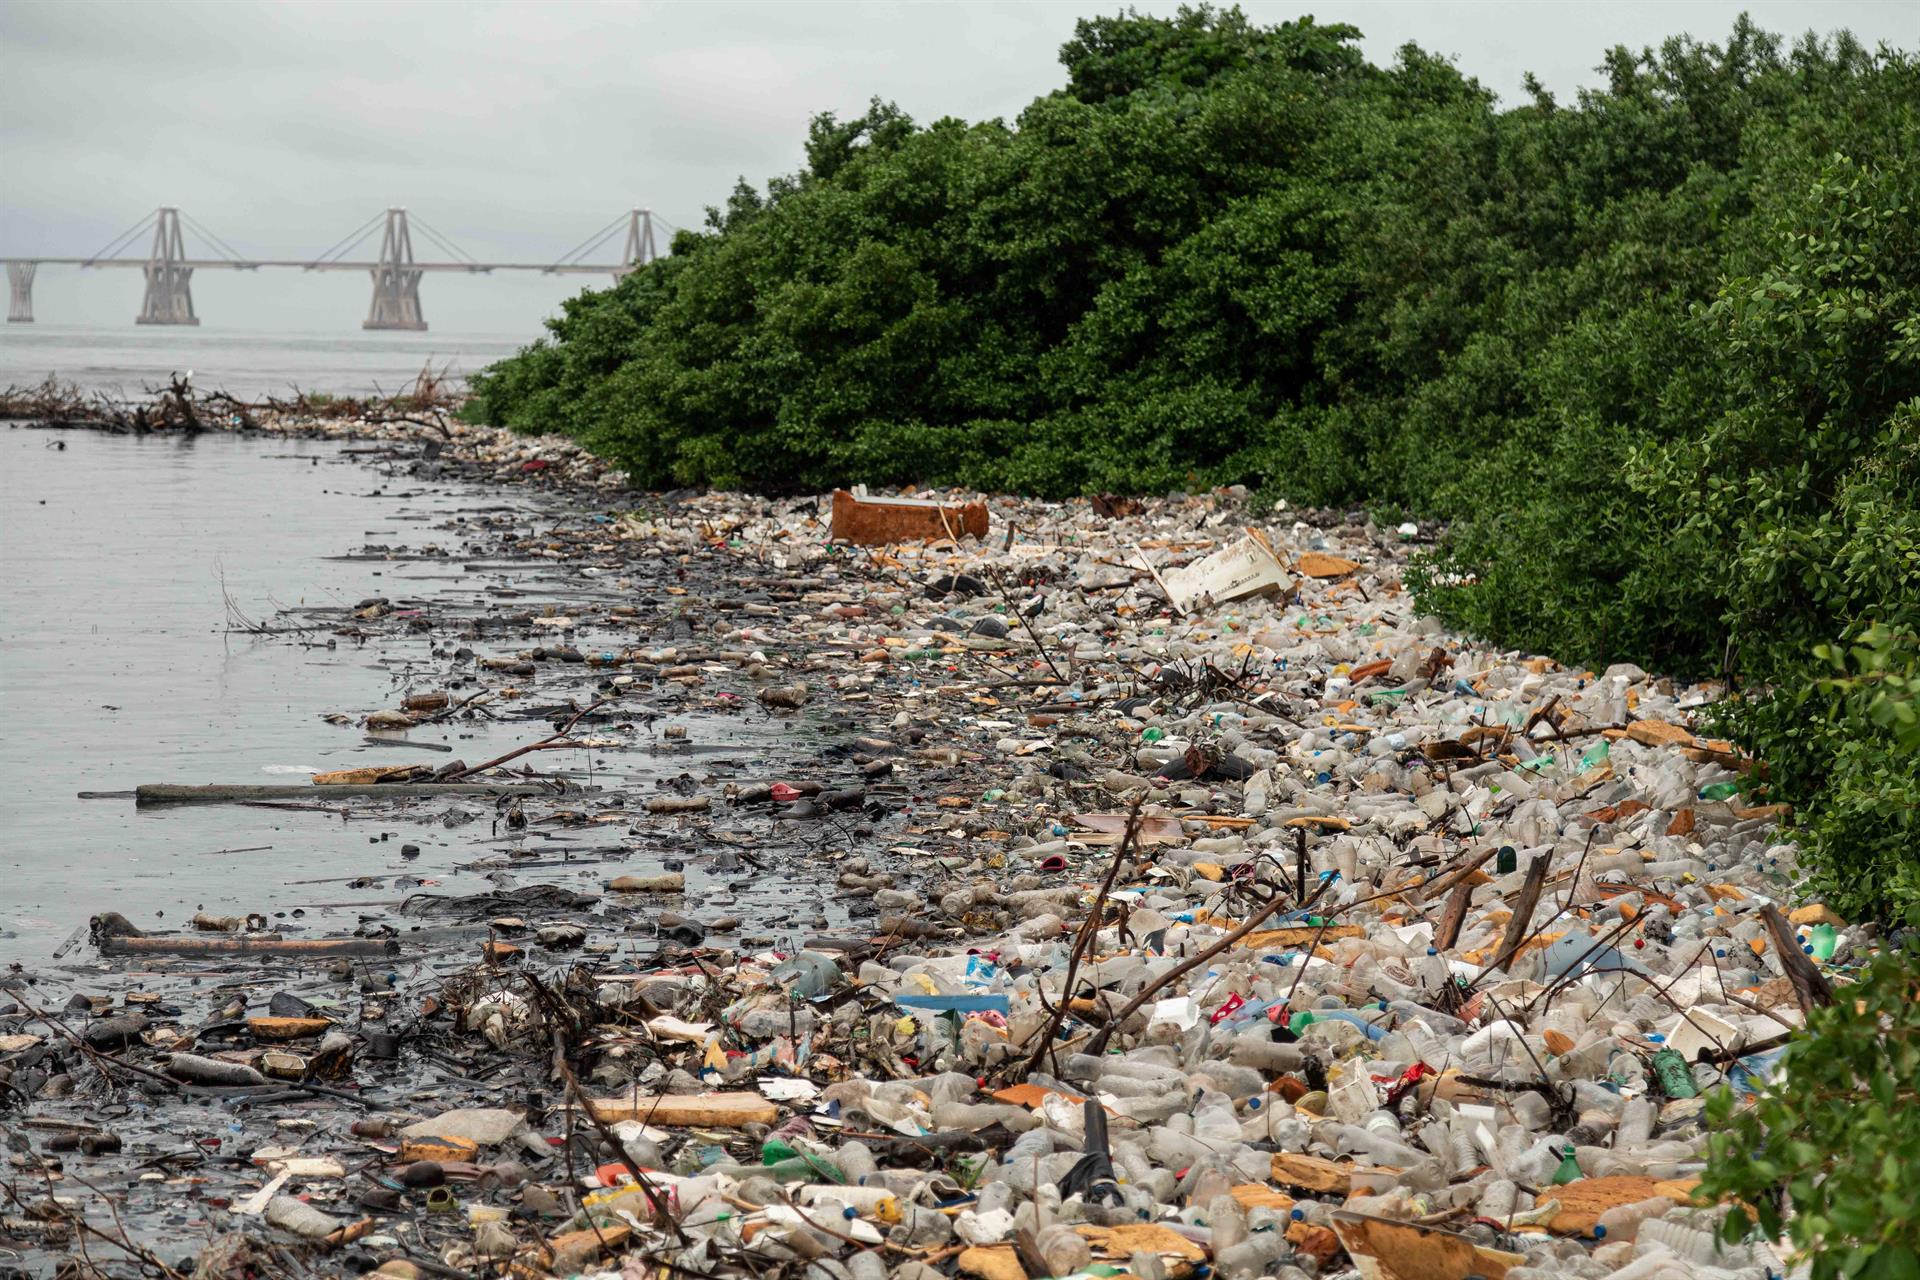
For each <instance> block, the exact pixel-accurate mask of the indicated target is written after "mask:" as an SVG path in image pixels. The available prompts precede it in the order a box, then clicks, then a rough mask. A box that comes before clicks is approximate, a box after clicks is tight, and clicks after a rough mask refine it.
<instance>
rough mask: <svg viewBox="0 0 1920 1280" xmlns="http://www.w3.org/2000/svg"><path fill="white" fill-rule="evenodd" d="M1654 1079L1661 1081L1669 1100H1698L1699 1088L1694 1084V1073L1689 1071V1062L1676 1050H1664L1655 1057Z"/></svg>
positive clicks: (1661, 1087)
mask: <svg viewBox="0 0 1920 1280" xmlns="http://www.w3.org/2000/svg"><path fill="white" fill-rule="evenodd" d="M1653 1074H1654V1078H1655V1079H1657V1080H1659V1081H1660V1089H1661V1091H1662V1092H1663V1093H1665V1094H1666V1095H1667V1096H1668V1097H1669V1098H1697V1097H1699V1096H1700V1089H1699V1086H1698V1085H1696V1084H1694V1082H1693V1072H1691V1071H1689V1070H1687V1060H1686V1059H1685V1058H1683V1057H1681V1056H1680V1053H1679V1051H1678V1050H1676V1049H1662V1050H1660V1051H1659V1052H1658V1053H1656V1054H1654V1055H1653Z"/></svg>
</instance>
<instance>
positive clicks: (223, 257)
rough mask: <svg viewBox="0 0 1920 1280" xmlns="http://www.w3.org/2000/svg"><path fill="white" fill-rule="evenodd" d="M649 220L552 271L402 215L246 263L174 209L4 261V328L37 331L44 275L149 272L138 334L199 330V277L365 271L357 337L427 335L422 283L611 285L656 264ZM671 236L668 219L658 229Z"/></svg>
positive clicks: (633, 218) (635, 218)
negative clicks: (428, 255) (420, 249)
mask: <svg viewBox="0 0 1920 1280" xmlns="http://www.w3.org/2000/svg"><path fill="white" fill-rule="evenodd" d="M654 221H655V219H654V216H653V211H652V210H650V209H634V210H631V211H629V212H627V213H624V214H621V215H620V217H618V218H615V219H614V220H613V221H612V222H610V223H608V224H607V225H606V226H604V227H602V228H601V229H600V230H599V231H596V232H595V233H594V234H593V235H591V236H588V237H587V238H586V239H585V240H583V241H581V242H580V244H578V245H576V246H575V247H574V248H573V250H572V251H571V252H570V253H567V254H566V255H565V256H563V257H561V258H560V259H559V260H557V261H554V262H476V261H475V260H474V259H473V258H472V257H471V256H470V255H468V254H467V253H465V252H463V251H462V250H461V249H459V248H458V247H457V246H455V245H454V244H452V243H451V242H450V241H448V240H447V238H446V237H445V236H442V235H440V234H439V233H438V232H436V231H435V230H434V229H433V228H431V227H429V226H427V224H426V223H425V222H423V221H421V220H420V219H419V218H415V219H413V220H412V222H411V223H409V222H408V219H407V211H406V210H405V209H388V210H386V211H385V212H384V213H376V214H375V215H373V217H371V218H369V219H368V220H367V221H366V222H365V223H363V224H361V225H360V226H359V227H356V228H355V229H354V230H352V231H350V232H348V233H347V235H346V236H345V237H344V238H342V239H341V240H340V241H339V242H338V243H337V244H335V245H334V246H333V247H332V248H330V249H328V250H327V251H326V252H324V253H322V254H320V255H319V256H318V257H315V258H247V257H244V256H242V255H241V254H239V253H238V252H236V251H235V250H234V249H233V247H232V246H231V245H229V244H227V242H226V241H224V240H222V239H221V238H220V237H219V236H217V235H215V234H213V232H211V231H209V230H207V229H206V228H205V227H203V226H201V225H200V224H199V223H198V222H196V221H194V220H193V219H192V218H191V217H189V216H188V215H186V214H184V213H182V212H180V210H179V209H177V208H175V207H174V206H172V205H162V206H161V207H160V208H158V209H155V210H154V211H153V212H152V213H150V214H148V215H147V216H146V217H144V218H142V219H141V220H140V221H139V222H137V223H135V224H134V225H133V226H132V227H130V228H128V229H127V230H126V231H124V232H122V233H121V234H119V235H117V236H115V237H114V238H113V239H112V240H110V241H108V242H107V245H106V247H105V248H103V249H101V250H100V252H98V253H96V254H94V255H92V256H91V257H86V258H0V262H5V263H6V264H7V287H8V291H9V293H8V305H7V322H8V323H9V324H31V323H33V280H34V276H35V275H36V274H37V273H38V272H39V270H40V268H41V267H42V266H72V267H139V268H141V269H142V270H144V271H145V272H146V276H147V292H146V297H145V299H144V300H143V301H142V302H141V304H140V314H139V315H137V316H135V317H134V323H135V324H199V323H200V317H199V316H198V315H196V314H195V313H194V310H193V291H192V289H191V287H190V282H191V280H192V278H193V273H194V272H195V271H203V270H215V271H258V270H259V269H260V268H262V267H294V268H298V269H299V270H301V271H365V272H366V273H367V274H368V275H370V276H372V277H373V304H372V305H371V306H370V307H368V308H367V318H366V319H365V320H363V321H362V322H361V324H360V327H361V328H362V329H413V330H420V329H425V328H426V327H427V319H426V316H425V315H424V314H423V313H422V312H421V310H420V278H421V277H422V276H424V275H426V274H428V273H429V272H433V273H443V272H460V273H464V274H467V275H486V274H488V273H490V272H494V271H538V272H541V273H543V274H546V275H611V276H612V277H613V278H614V279H615V280H618V279H620V278H621V277H622V276H625V275H627V274H628V273H630V272H632V271H634V270H635V269H637V268H639V267H643V266H645V265H646V264H647V263H649V262H652V261H653V260H654V258H655V257H657V256H658V254H657V253H656V252H655V249H654V243H653V224H654ZM659 221H660V222H661V224H662V225H663V226H666V227H667V228H668V229H669V230H672V226H671V224H669V223H667V222H666V220H665V219H660V220H659ZM622 224H624V225H625V226H626V231H627V240H626V247H625V249H623V250H622V251H621V254H620V261H618V262H605V263H590V262H584V261H582V260H581V259H583V258H585V257H586V255H587V254H590V253H592V252H593V251H594V250H596V249H598V248H600V247H601V246H602V245H603V244H605V243H607V242H608V241H609V240H611V239H612V237H613V236H614V235H615V234H616V233H617V232H618V231H619V230H620V228H621V226H622ZM183 225H184V226H185V227H186V228H187V229H188V230H191V231H192V232H193V233H194V236H195V238H196V239H198V240H200V241H202V242H204V244H205V246H206V247H207V248H208V249H209V250H210V251H211V252H212V255H213V256H211V257H198V258H190V257H188V256H187V247H186V237H185V235H184V234H183V233H182V226H183ZM414 227H418V228H419V229H420V232H421V234H422V235H423V236H424V237H425V238H427V239H428V240H429V241H431V242H432V243H433V244H434V245H435V246H436V247H437V248H439V249H440V250H441V251H442V252H444V253H446V254H447V255H448V257H449V258H451V259H452V261H448V262H419V261H416V260H415V259H414V256H413V228H414ZM148 228H152V231H153V241H152V247H151V248H150V249H149V250H148V252H147V256H146V257H144V258H129V257H119V256H116V255H118V254H121V253H123V252H125V250H126V249H127V248H129V247H130V246H132V245H133V244H135V243H136V242H137V241H138V240H139V238H140V236H141V235H142V234H143V233H145V232H146V231H147V230H148ZM376 229H377V230H379V231H380V254H379V256H378V257H377V258H376V259H374V260H373V261H371V262H365V261H358V262H353V261H348V260H347V257H346V255H347V254H349V253H351V252H353V251H354V250H355V249H356V248H358V247H359V246H360V244H361V243H362V242H363V241H365V240H366V239H367V237H369V236H371V235H372V234H373V233H374V231H375V230H376Z"/></svg>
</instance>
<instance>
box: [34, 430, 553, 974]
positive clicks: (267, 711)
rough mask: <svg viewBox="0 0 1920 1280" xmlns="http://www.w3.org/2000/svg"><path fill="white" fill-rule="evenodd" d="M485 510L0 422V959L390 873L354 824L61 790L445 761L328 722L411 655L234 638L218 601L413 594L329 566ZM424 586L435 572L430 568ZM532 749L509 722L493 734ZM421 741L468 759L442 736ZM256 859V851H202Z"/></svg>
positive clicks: (386, 848)
mask: <svg viewBox="0 0 1920 1280" xmlns="http://www.w3.org/2000/svg"><path fill="white" fill-rule="evenodd" d="M382 490H384V492H383V491H382ZM397 491H404V492H405V493H406V494H407V495H408V496H404V497H395V496H392V495H393V494H394V493H395V492H397ZM482 501H484V502H486V503H490V504H494V505H499V504H501V503H503V502H510V501H512V498H511V497H508V496H505V495H502V494H500V493H498V492H494V491H484V490H478V489H476V488H473V487H471V486H463V485H459V484H438V485H433V486H429V487H424V488H423V487H422V486H420V485H419V484H417V483H413V482H383V479H382V477H381V476H380V475H379V474H378V473H377V472H376V471H374V470H372V469H370V468H368V467H367V466H366V465H365V464H364V462H362V461H358V460H354V459H351V458H348V457H345V456H343V455H342V452H341V448H340V446H338V445H335V444H331V443H325V442H317V441H299V440H279V439H243V438H238V437H232V436H221V435H205V436H201V437H198V438H194V439H188V438H180V437H173V438H164V437H148V438H135V437H130V436H110V435H101V434H96V433H92V432H80V431H62V432H53V431H44V430H34V429H29V428H26V427H20V426H13V427H0V726H3V728H0V796H4V802H3V803H0V808H3V809H4V812H5V818H6V821H5V824H4V828H3V829H4V831H5V835H6V839H5V840H4V842H0V961H4V960H10V959H16V958H29V959H33V960H38V961H44V960H45V959H46V958H47V957H48V955H49V954H50V952H51V951H52V949H53V948H54V947H55V946H57V945H58V943H59V942H60V940H61V939H63V938H64V937H66V936H67V935H68V934H69V933H70V932H71V931H72V930H73V929H74V928H76V927H77V926H80V925H83V924H85V922H86V920H87V918H88V916H89V915H91V914H92V913H94V912H96V911H101V910H109V909H111V910H118V911H122V912H123V913H125V914H126V915H127V916H129V917H130V918H132V919H134V920H136V921H144V922H147V923H149V924H151V923H153V913H154V912H156V911H164V912H165V915H164V917H162V920H161V923H162V924H163V925H171V924H175V923H182V924H183V923H184V920H185V917H187V916H190V915H191V914H192V913H193V911H194V909H196V908H198V907H202V906H204V907H205V908H206V909H208V910H209V911H212V912H215V913H217V914H234V913H245V912H247V911H252V910H261V909H266V908H271V907H284V906H288V905H292V904H294V903H296V902H298V901H300V899H299V898H297V897H295V896H293V895H290V894H289V893H287V892H286V891H285V890H283V889H282V888H280V886H282V885H284V884H286V883H287V882H289V881H291V880H294V879H301V878H310V877H325V876H341V875H350V874H355V873H361V872H371V871H388V870H395V869H398V867H399V865H400V864H399V862H398V859H397V855H396V849H397V846H396V845H393V843H392V842H391V841H389V842H387V843H386V844H384V845H375V846H373V848H371V849H370V848H369V840H370V838H373V839H377V832H375V833H371V834H370V833H363V832H361V831H360V830H358V828H359V827H361V826H363V825H371V824H363V823H359V822H356V823H352V824H342V823H341V822H340V820H339V819H337V818H330V817H326V816H324V815H319V814H312V815H308V814H298V813H284V812H275V811H270V810H261V809H232V808H218V809H207V808H200V807H194V808H184V809H136V808H135V807H134V805H133V803H132V801H131V800H125V799H122V800H86V801H82V800H78V799H76V798H75V796H76V793H77V792H81V791H113V790H126V789H129V788H132V787H134V786H136V785H138V784H140V783H146V782H254V783H260V782H267V783H271V782H299V781H302V780H303V779H302V778H301V777H300V776H298V775H294V774H283V773H279V772H270V770H274V769H278V768H287V767H310V768H320V769H332V768H345V767H351V766H354V765H361V764H368V763H376V762H378V763H391V762H394V761H395V760H396V759H397V760H399V761H402V762H411V761H420V762H431V763H434V764H439V763H443V762H444V761H446V760H447V759H449V758H450V757H449V756H447V755H444V754H441V755H429V754H425V753H412V752H408V751H395V750H394V749H392V748H376V747H369V746H368V745H367V744H366V742H365V741H364V732H363V731H362V730H360V729H359V728H357V727H353V726H342V725H336V724H331V723H328V722H327V721H326V720H325V719H323V717H324V716H325V715H327V714H328V713H333V712H346V713H364V712H365V711H366V710H367V709H370V708H373V707H378V706H384V705H392V704H393V702H394V701H395V699H396V697H397V695H398V693H399V692H400V691H402V690H404V689H405V688H406V686H407V684H408V667H409V666H410V665H411V664H410V663H409V661H408V660H407V658H406V656H405V655H404V654H402V655H400V656H398V657H396V655H395V654H394V652H393V651H392V650H391V649H390V648H389V649H388V650H386V651H378V650H375V649H373V648H359V647H356V646H353V645H352V644H351V643H350V642H339V643H337V645H336V647H334V648H327V647H325V644H324V642H325V640H326V639H327V637H326V636H324V635H319V636H316V637H314V638H313V639H312V640H308V641H306V643H304V644H303V643H302V640H301V638H286V637H280V638H275V639H262V638H259V637H256V636H249V635H235V634H230V633H229V627H230V625H231V619H230V616H229V613H228V609H227V603H226V602H227V600H228V599H229V598H230V599H231V600H232V601H233V602H234V604H235V605H236V606H237V607H238V608H239V609H240V610H241V611H242V612H243V613H245V614H247V615H248V616H249V617H252V618H256V619H258V618H267V617H270V616H271V615H272V614H273V612H274V610H275V608H276V607H277V606H280V605H288V606H298V605H315V604H332V605H351V604H353V603H355V602H356V601H359V600H361V599H363V598H365V597H368V596H374V595H394V596H399V595H402V594H405V593H408V592H412V591H416V590H424V589H428V588H429V587H431V586H434V585H438V586H440V587H443V588H444V587H446V586H447V585H448V584H447V583H446V582H445V581H441V582H439V583H438V584H434V583H431V582H428V581H426V580H425V578H426V573H425V572H423V573H422V579H423V580H422V581H420V582H415V583H410V582H408V581H406V580H405V575H407V574H408V573H409V572H411V571H413V570H414V567H413V566H408V565H405V564H398V565H396V564H392V563H383V562H381V561H378V560H359V561H345V560H331V559H327V558H326V557H329V556H335V555H338V554H340V553H343V552H348V551H353V550H355V549H357V548H359V547H360V546H362V545H363V544H365V543H369V542H372V543H384V544H398V543H406V542H411V543H414V544H416V545H417V544H419V543H421V542H424V541H430V540H432V537H433V535H432V532H431V531H432V522H433V521H434V520H435V519H438V518H441V517H443V516H445V515H446V514H447V513H450V512H452V511H454V510H456V509H459V508H461V507H463V506H464V507H471V506H473V505H474V504H475V503H477V502H482ZM418 568H419V570H422V571H427V572H431V573H432V574H434V575H435V576H436V577H438V578H439V579H442V580H444V579H446V578H447V577H448V573H447V568H446V566H445V565H444V564H440V565H431V566H418ZM474 589H476V590H477V589H478V587H477V586H476V587H475V588H474ZM526 735H527V730H526V727H525V726H524V725H521V726H513V727H511V728H509V729H506V730H504V731H503V740H505V741H507V742H509V743H510V742H511V741H513V740H514V739H515V738H516V737H525V736H526ZM415 736H416V737H421V738H425V739H426V740H428V741H436V740H437V741H443V742H449V743H452V744H454V745H457V746H459V748H460V749H461V750H462V751H468V750H470V748H469V747H468V745H467V743H466V742H464V741H462V740H461V739H460V738H459V736H458V732H457V731H455V730H452V729H443V730H440V731H438V732H425V733H418V732H417V733H416V734H415ZM485 749H486V748H485V746H484V745H482V746H481V747H478V748H474V749H472V750H473V754H469V755H468V756H467V758H468V759H470V760H471V759H484V758H486V756H485V754H484V752H485ZM409 838H410V839H412V838H415V837H413V836H409ZM256 845H271V846H272V848H271V849H266V850H259V851H255V852H250V853H244V854H226V853H219V852H216V851H218V850H221V849H223V848H240V847H246V846H256ZM434 854H435V850H433V849H429V850H428V856H427V857H425V858H422V859H421V861H420V864H419V865H421V866H422V868H423V869H430V868H431V867H433V866H434V865H435V857H434ZM303 873H304V874H303ZM269 886H271V889H269ZM306 892H307V893H308V894H309V896H310V897H311V898H312V899H313V900H315V901H320V900H325V899H328V898H333V899H340V898H349V897H351V896H353V895H351V894H347V893H344V892H339V891H337V890H336V891H331V892H321V891H319V890H308V891H306Z"/></svg>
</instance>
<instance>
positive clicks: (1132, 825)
mask: <svg viewBox="0 0 1920 1280" xmlns="http://www.w3.org/2000/svg"><path fill="white" fill-rule="evenodd" d="M1144 799H1145V797H1144V796H1142V797H1136V798H1135V800H1134V802H1133V808H1132V809H1130V810H1128V812H1127V829H1126V830H1125V831H1124V832H1122V833H1121V835H1120V844H1119V847H1118V848H1116V849H1115V850H1114V851H1113V861H1112V862H1111V863H1109V864H1108V865H1107V878H1106V880H1105V881H1103V882H1102V883H1101V885H1100V892H1099V893H1098V894H1096V895H1095V896H1094V899H1093V910H1092V911H1091V912H1090V913H1089V914H1088V915H1087V918H1086V920H1085V921H1084V922H1083V923H1082V924H1081V925H1080V932H1079V935H1078V936H1076V937H1075V938H1074V940H1073V952H1072V954H1071V955H1069V956H1068V957H1067V978H1066V982H1065V984H1064V985H1063V986H1062V987H1061V989H1060V1005H1059V1007H1058V1008H1056V1009H1054V1010H1053V1016H1052V1017H1051V1018H1049V1019H1048V1020H1047V1025H1046V1027H1045V1028H1043V1029H1042V1031H1041V1033H1040V1043H1039V1044H1038V1045H1036V1046H1035V1047H1034V1050H1033V1056H1032V1057H1031V1058H1028V1059H1027V1069H1026V1072H1025V1074H1026V1075H1032V1074H1033V1073H1034V1072H1036V1071H1038V1070H1039V1069H1040V1060H1041V1059H1042V1058H1044V1057H1046V1056H1047V1055H1048V1054H1050V1053H1051V1052H1052V1051H1053V1038H1054V1036H1056V1035H1058V1034H1059V1032H1060V1023H1061V1021H1062V1020H1063V1019H1064V1018H1065V1017H1066V1016H1067V1006H1068V1005H1069V1004H1070V1003H1072V1001H1073V979H1074V976H1075V975H1076V974H1078V973H1079V971H1080V961H1081V959H1082V958H1083V957H1084V956H1085V955H1086V953H1087V952H1088V951H1090V950H1092V949H1093V940H1094V937H1095V935H1097V934H1098V933H1099V932H1100V918H1101V916H1103V915H1104V914H1105V913H1106V909H1107V894H1109V893H1110V892H1112V890H1113V882H1114V880H1115V879H1116V878H1118V876H1119V875H1120V864H1121V863H1123V862H1125V861H1126V860H1127V853H1128V851H1129V850H1131V849H1132V847H1133V842H1134V839H1135V837H1136V836H1137V835H1138V834H1139V831H1140V806H1141V803H1142V802H1143V800H1144ZM1054 1068H1055V1071H1054V1074H1056V1075H1058V1074H1059V1063H1058V1062H1057V1061H1056V1062H1055V1063H1054Z"/></svg>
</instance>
